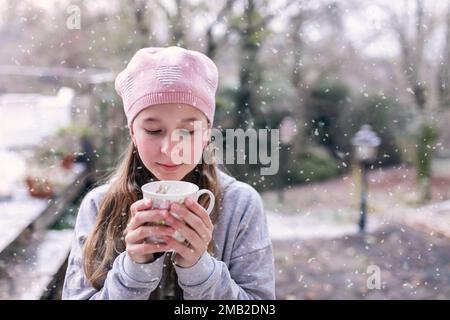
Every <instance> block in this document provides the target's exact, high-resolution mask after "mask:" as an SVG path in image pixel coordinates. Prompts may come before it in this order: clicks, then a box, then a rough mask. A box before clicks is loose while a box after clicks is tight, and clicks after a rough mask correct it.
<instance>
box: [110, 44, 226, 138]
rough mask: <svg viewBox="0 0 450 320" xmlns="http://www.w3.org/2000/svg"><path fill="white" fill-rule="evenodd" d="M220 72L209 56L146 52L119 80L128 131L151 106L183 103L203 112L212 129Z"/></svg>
mask: <svg viewBox="0 0 450 320" xmlns="http://www.w3.org/2000/svg"><path fill="white" fill-rule="evenodd" d="M217 84H218V71H217V67H216V65H215V64H214V62H213V61H212V60H211V59H210V58H208V57H207V56H206V55H204V54H202V53H200V52H197V51H193V50H187V49H183V48H180V47H167V48H156V47H154V48H143V49H140V50H139V51H137V52H136V54H135V55H134V56H133V58H132V59H131V60H130V62H129V63H128V65H127V67H126V68H125V69H124V70H123V71H122V72H120V73H119V75H118V76H117V77H116V81H115V88H116V91H117V93H118V94H119V96H120V97H121V98H122V100H123V107H124V111H125V115H126V117H127V122H128V127H129V128H130V132H131V126H132V124H133V120H134V119H135V118H136V116H137V115H138V113H139V112H141V111H142V110H143V109H145V108H147V107H150V106H152V105H157V104H163V103H183V104H188V105H191V106H193V107H195V108H197V109H199V110H200V111H202V112H203V113H204V114H205V115H206V118H207V119H208V121H209V126H210V127H212V125H213V120H214V111H215V106H216V103H215V94H216V90H217Z"/></svg>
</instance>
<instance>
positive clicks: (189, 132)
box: [144, 129, 195, 136]
mask: <svg viewBox="0 0 450 320" xmlns="http://www.w3.org/2000/svg"><path fill="white" fill-rule="evenodd" d="M144 131H145V133H147V134H148V135H152V136H156V135H159V134H161V133H162V130H147V129H144ZM180 132H181V134H182V135H185V136H187V135H192V134H194V132H195V130H193V131H189V130H180Z"/></svg>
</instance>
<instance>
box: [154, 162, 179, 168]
mask: <svg viewBox="0 0 450 320" xmlns="http://www.w3.org/2000/svg"><path fill="white" fill-rule="evenodd" d="M158 164H159V165H160V166H165V167H169V168H173V167H178V166H180V165H179V164H166V163H158Z"/></svg>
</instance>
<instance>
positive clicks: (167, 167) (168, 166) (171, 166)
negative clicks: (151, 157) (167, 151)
mask: <svg viewBox="0 0 450 320" xmlns="http://www.w3.org/2000/svg"><path fill="white" fill-rule="evenodd" d="M157 164H158V166H159V167H160V168H161V169H163V170H165V171H175V170H177V169H178V168H179V167H181V164H178V165H177V164H164V163H157Z"/></svg>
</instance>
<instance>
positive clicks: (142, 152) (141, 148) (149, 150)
mask: <svg viewBox="0 0 450 320" xmlns="http://www.w3.org/2000/svg"><path fill="white" fill-rule="evenodd" d="M136 146H137V149H138V152H139V156H140V157H141V159H142V161H143V162H144V163H148V162H149V160H150V159H155V155H156V154H158V144H157V143H155V142H154V141H149V139H145V137H144V138H142V137H141V139H137V140H136Z"/></svg>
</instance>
